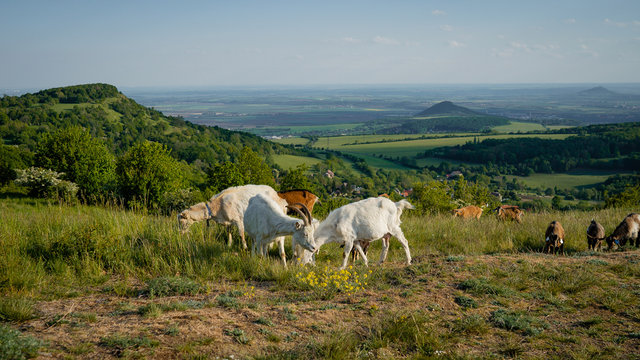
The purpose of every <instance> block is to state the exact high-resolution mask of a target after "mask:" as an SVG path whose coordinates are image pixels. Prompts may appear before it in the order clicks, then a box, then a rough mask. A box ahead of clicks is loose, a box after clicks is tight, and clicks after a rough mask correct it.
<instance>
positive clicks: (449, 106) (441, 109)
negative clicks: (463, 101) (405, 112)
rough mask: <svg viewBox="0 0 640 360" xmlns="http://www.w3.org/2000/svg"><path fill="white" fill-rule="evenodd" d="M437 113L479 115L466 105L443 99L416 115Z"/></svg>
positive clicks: (434, 114)
mask: <svg viewBox="0 0 640 360" xmlns="http://www.w3.org/2000/svg"><path fill="white" fill-rule="evenodd" d="M436 115H449V116H453V115H463V116H464V115H479V114H478V113H477V112H475V111H473V110H471V109H467V108H466V107H462V106H459V105H456V104H454V103H452V102H451V101H443V102H439V103H437V104H435V105H433V106H432V107H430V108H428V109H426V110H424V111H423V112H421V113H418V114H416V115H415V116H416V117H421V116H436Z"/></svg>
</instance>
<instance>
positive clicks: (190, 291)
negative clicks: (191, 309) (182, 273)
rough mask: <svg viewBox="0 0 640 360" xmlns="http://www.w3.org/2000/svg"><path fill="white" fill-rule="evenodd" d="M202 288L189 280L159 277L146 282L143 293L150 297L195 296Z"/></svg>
mask: <svg viewBox="0 0 640 360" xmlns="http://www.w3.org/2000/svg"><path fill="white" fill-rule="evenodd" d="M201 290H202V287H201V286H200V285H199V284H198V283H196V282H195V281H193V280H191V279H186V278H182V277H159V278H155V279H151V280H149V281H148V282H147V289H146V291H145V293H146V294H148V295H149V296H150V297H154V296H175V295H196V294H198V293H199V292H200V291H201Z"/></svg>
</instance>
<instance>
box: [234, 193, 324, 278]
mask: <svg viewBox="0 0 640 360" xmlns="http://www.w3.org/2000/svg"><path fill="white" fill-rule="evenodd" d="M295 205H301V206H302V208H303V209H305V210H306V212H307V213H306V214H305V213H304V212H303V211H302V210H300V209H298V208H297V207H296V206H289V205H287V206H286V207H287V208H289V209H291V210H292V211H295V212H297V213H298V214H300V215H301V216H302V220H300V219H296V218H293V217H289V216H287V215H285V214H284V213H283V211H282V207H281V205H280V204H279V203H278V202H276V201H275V200H274V199H273V198H271V197H268V196H266V195H264V194H258V195H256V196H254V197H252V198H251V200H249V206H248V207H247V211H246V212H245V214H244V228H245V230H246V231H247V233H248V234H249V235H250V236H251V237H253V239H254V242H253V248H252V253H253V254H255V253H256V252H260V255H262V256H264V255H265V254H266V250H267V246H268V245H269V244H270V243H272V242H273V241H277V242H278V245H279V249H280V258H282V263H283V264H284V266H285V267H286V266H287V256H286V254H285V251H284V238H283V236H285V235H292V239H293V240H292V242H293V244H292V248H294V249H295V247H296V245H300V246H302V247H303V248H305V249H307V250H309V251H311V252H314V251H315V243H314V240H313V232H314V231H313V230H314V227H313V226H312V223H311V215H309V214H308V211H309V210H307V209H306V207H305V206H304V205H302V204H300V203H296V204H295Z"/></svg>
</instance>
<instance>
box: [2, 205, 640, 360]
mask: <svg viewBox="0 0 640 360" xmlns="http://www.w3.org/2000/svg"><path fill="white" fill-rule="evenodd" d="M628 212H629V209H608V210H600V211H596V212H590V213H582V212H567V213H555V212H552V213H541V214H533V213H527V214H525V217H524V223H523V224H514V223H501V222H498V221H497V220H496V219H495V218H494V217H492V216H483V217H482V218H481V219H480V220H479V221H463V220H461V219H454V218H451V217H450V215H434V216H416V215H412V214H411V212H410V211H407V212H406V213H405V214H403V225H402V227H403V230H404V233H405V235H406V237H407V238H408V239H409V244H410V247H411V250H412V256H413V259H414V261H413V264H412V265H410V266H405V265H404V263H403V258H404V254H403V252H402V251H401V249H400V247H399V244H398V242H397V241H396V240H394V239H392V240H391V249H390V252H389V258H388V260H387V263H385V264H384V265H382V266H377V265H375V260H376V259H377V256H378V254H379V253H380V244H379V242H374V243H373V245H372V247H371V248H370V251H369V254H370V255H369V257H370V261H371V263H372V265H371V266H370V267H369V268H365V267H364V266H363V265H362V264H361V263H360V262H357V263H356V264H354V265H352V266H351V267H349V268H348V269H346V270H345V271H342V272H341V271H337V267H338V264H339V263H340V261H341V251H342V249H340V248H339V247H338V246H337V245H336V244H330V245H326V246H324V247H322V249H321V252H320V255H319V256H318V259H317V265H316V266H315V267H314V266H306V267H301V266H295V265H291V266H290V267H289V268H288V269H284V268H283V267H282V266H281V264H280V263H279V261H278V259H277V258H276V256H275V252H273V253H272V254H271V256H270V257H269V258H266V259H260V258H256V257H251V256H250V255H249V254H247V253H245V252H243V251H242V250H240V247H238V244H237V242H236V243H235V244H234V246H233V247H232V248H231V249H229V248H227V247H226V245H225V244H224V243H225V239H226V234H225V231H224V229H223V228H222V227H213V228H206V227H205V226H204V224H197V225H195V226H193V228H192V229H191V233H190V235H189V236H181V235H180V234H179V231H178V229H177V225H176V223H175V216H170V217H165V216H155V215H149V214H145V213H136V212H131V211H125V210H122V209H120V208H119V207H117V206H107V207H93V206H63V205H53V204H48V203H46V202H41V201H33V200H1V201H0V214H1V215H2V218H3V219H4V221H3V222H2V223H0V246H1V247H2V248H3V251H4V256H2V257H0V270H1V271H0V294H2V296H0V319H2V323H0V330H2V331H0V335H1V336H5V338H6V337H10V338H11V339H13V340H16V341H14V342H12V343H11V344H13V345H11V346H14V348H11V349H12V350H15V347H20V346H21V349H27V348H28V349H31V351H32V353H33V351H36V353H38V352H39V353H40V354H41V355H42V356H47V357H56V358H73V357H79V358H87V357H93V358H116V357H126V358H131V357H134V358H140V357H142V358H144V357H146V358H191V359H196V358H197V359H206V358H212V359H213V358H217V357H219V358H231V356H232V355H233V357H234V358H258V359H315V358H334V359H344V358H362V359H379V358H388V359H395V358H397V359H400V358H402V359H405V358H429V357H438V358H504V357H517V358H594V357H596V358H600V357H604V358H620V359H627V358H629V357H630V356H633V354H635V353H637V349H638V346H640V334H639V328H638V325H637V324H638V322H640V297H639V296H638V295H639V294H640V251H638V250H636V249H629V248H627V249H625V251H616V252H604V253H592V252H586V248H587V243H586V239H585V236H584V230H585V228H586V226H587V225H588V223H589V221H590V220H591V219H592V218H594V217H595V218H596V219H597V220H598V221H600V222H601V223H602V224H603V225H604V226H605V229H606V231H607V233H609V232H610V231H611V230H612V229H613V228H614V227H615V226H616V225H617V224H618V223H619V221H620V220H621V219H622V218H623V217H624V216H625V215H626V214H627V213H628ZM551 220H559V221H561V222H562V224H563V225H564V227H565V229H566V231H567V238H566V242H565V251H566V252H567V256H565V257H555V256H550V255H543V254H541V253H540V250H541V249H542V246H543V243H544V240H543V233H544V229H545V227H546V225H547V224H548V223H549V221H551ZM236 238H237V237H236ZM288 251H289V250H288ZM16 330H17V331H18V332H16ZM6 344H8V343H6ZM15 344H17V345H15ZM0 348H2V346H0ZM3 349H4V350H6V348H3ZM34 349H35V350H34Z"/></svg>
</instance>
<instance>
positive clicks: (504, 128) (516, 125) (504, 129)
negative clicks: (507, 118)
mask: <svg viewBox="0 0 640 360" xmlns="http://www.w3.org/2000/svg"><path fill="white" fill-rule="evenodd" d="M491 130H494V131H497V132H501V133H508V132H518V131H520V132H527V131H545V130H547V129H546V128H545V127H544V126H542V125H541V124H537V123H530V122H520V121H511V123H509V124H507V125H500V126H495V127H493V128H491Z"/></svg>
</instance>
